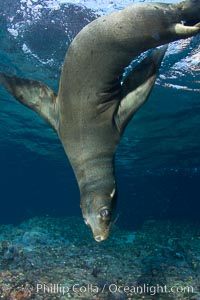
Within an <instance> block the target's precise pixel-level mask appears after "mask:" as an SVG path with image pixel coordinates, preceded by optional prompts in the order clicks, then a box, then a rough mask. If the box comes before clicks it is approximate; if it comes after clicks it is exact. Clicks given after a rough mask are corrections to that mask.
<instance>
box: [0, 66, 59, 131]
mask: <svg viewBox="0 0 200 300" xmlns="http://www.w3.org/2000/svg"><path fill="white" fill-rule="evenodd" d="M0 83H1V84H2V85H3V86H4V88H5V89H6V90H7V91H8V92H9V93H10V94H11V95H12V96H13V97H15V98H16V99H17V100H18V101H19V102H21V103H22V104H23V105H25V106H28V107H29V108H31V109H32V110H34V111H36V112H37V113H38V114H39V115H40V116H41V117H42V118H43V119H45V121H47V122H48V123H49V124H50V125H51V126H52V127H53V128H54V129H55V131H56V132H57V131H58V126H59V124H58V123H59V118H58V103H57V96H56V94H55V93H54V92H53V91H52V90H51V89H50V88H49V87H48V86H46V85H44V84H43V83H42V82H39V81H34V80H28V79H23V78H19V77H16V76H13V77H10V76H8V75H6V74H4V73H3V72H0Z"/></svg>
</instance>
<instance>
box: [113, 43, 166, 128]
mask: <svg viewBox="0 0 200 300" xmlns="http://www.w3.org/2000/svg"><path fill="white" fill-rule="evenodd" d="M166 50H167V46H163V47H162V48H159V49H156V50H154V51H153V52H152V53H151V54H150V55H149V56H148V57H147V58H145V59H144V60H143V61H142V62H141V63H140V64H139V65H137V66H136V68H134V69H133V70H132V71H131V72H130V74H129V75H128V76H127V77H126V79H125V81H124V83H123V85H122V91H121V92H122V100H121V101H120V104H119V107H118V110H117V112H116V114H115V123H116V126H117V128H118V130H119V132H120V133H122V132H123V130H124V129H125V127H126V125H127V123H128V122H129V120H130V119H131V118H132V117H133V115H134V114H135V112H136V111H137V110H138V109H139V108H140V107H141V106H142V105H143V104H144V103H145V102H146V100H147V99H148V96H149V95H150V92H151V90H152V88H153V86H154V83H155V80H156V76H157V73H158V70H159V67H160V65H161V62H162V59H163V57H164V55H165V52H166Z"/></svg>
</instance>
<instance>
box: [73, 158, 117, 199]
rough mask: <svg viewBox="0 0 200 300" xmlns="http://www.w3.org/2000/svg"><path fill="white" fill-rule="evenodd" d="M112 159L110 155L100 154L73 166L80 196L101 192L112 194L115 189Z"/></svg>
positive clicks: (81, 160) (80, 160) (78, 160)
mask: <svg viewBox="0 0 200 300" xmlns="http://www.w3.org/2000/svg"><path fill="white" fill-rule="evenodd" d="M113 160H114V158H113V156H111V155H105V154H103V153H102V154H101V155H98V156H95V157H94V158H91V157H90V158H89V159H81V157H79V158H78V159H77V160H76V162H75V163H74V164H73V166H72V167H73V169H74V173H75V175H76V178H77V181H78V185H79V189H80V194H81V195H85V194H88V193H91V192H98V191H101V193H102V191H103V192H104V193H105V194H106V193H109V194H110V193H112V191H113V189H114V188H115V177H114V162H113Z"/></svg>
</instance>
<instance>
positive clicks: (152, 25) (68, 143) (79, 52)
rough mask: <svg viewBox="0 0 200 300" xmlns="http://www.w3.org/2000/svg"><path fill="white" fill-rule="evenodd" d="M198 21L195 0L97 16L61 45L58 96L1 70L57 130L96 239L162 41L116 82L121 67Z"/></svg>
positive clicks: (105, 223)
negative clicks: (121, 149) (118, 157)
mask: <svg viewBox="0 0 200 300" xmlns="http://www.w3.org/2000/svg"><path fill="white" fill-rule="evenodd" d="M199 21H200V0H188V1H185V2H181V3H178V4H161V3H148V4H136V5H132V6H129V7H127V8H125V9H124V10H121V11H118V12H114V13H112V14H110V15H107V16H103V17H100V18H98V19H96V20H95V21H93V22H92V23H90V24H88V25H87V26H86V27H85V28H83V30H82V31H81V32H80V33H79V34H78V35H77V36H76V37H75V39H74V40H73V42H72V43H71V45H70V47H69V49H68V51H67V55H66V57H65V62H64V65H63V70H62V75H61V79H60V87H59V93H58V96H57V95H56V94H55V93H54V92H53V91H52V90H51V89H50V88H49V87H47V86H45V85H44V84H43V83H41V82H37V81H31V80H27V79H20V78H17V77H9V76H7V75H6V74H4V73H2V72H1V73H0V82H1V83H2V84H3V85H4V87H5V88H6V89H7V90H8V91H9V92H10V93H11V94H12V95H13V96H14V97H15V98H16V99H17V100H19V101H20V102H21V103H22V104H24V105H26V106H28V107H30V108H31V109H33V110H35V111H36V112H38V113H39V114H40V115H41V116H42V117H43V118H44V119H45V120H46V121H47V122H49V124H50V125H51V126H52V127H53V128H54V129H55V131H56V132H57V134H58V136H59V138H60V140H61V142H62V144H63V147H64V149H65V151H66V154H67V156H68V158H69V160H70V162H71V165H72V167H73V170H74V173H75V175H76V178H77V181H78V184H79V188H80V195H81V208H82V213H83V218H84V220H85V222H86V224H87V225H89V226H90V227H91V229H92V232H93V235H94V238H95V240H96V241H98V242H99V241H102V240H105V239H106V238H107V237H108V234H109V231H110V228H111V225H112V222H113V218H114V208H115V204H116V198H117V191H116V186H115V177H114V163H113V160H114V154H115V151H116V148H117V145H118V143H119V140H120V138H121V136H122V134H123V131H124V129H125V127H126V125H127V124H128V121H129V120H130V119H131V118H132V116H133V115H134V114H135V112H136V111H137V110H138V109H139V108H140V106H141V105H142V104H143V103H144V102H145V101H146V100H147V98H148V96H149V94H150V92H151V90H152V88H153V85H154V82H155V79H156V75H157V73H158V70H159V66H160V64H161V62H162V59H163V56H164V54H165V51H166V47H163V48H160V49H157V50H155V51H153V52H152V54H150V56H148V57H147V58H146V59H144V60H143V61H142V62H141V63H140V64H139V65H138V66H136V68H135V69H134V70H133V71H131V72H130V73H129V75H128V76H127V77H126V79H125V80H124V81H123V83H122V74H123V72H124V68H125V67H126V66H128V65H129V64H130V62H131V61H132V60H133V59H134V58H135V57H136V56H137V55H139V54H140V53H142V52H143V51H145V50H148V49H150V48H154V47H156V46H160V45H163V44H167V43H169V42H172V41H175V40H178V39H183V38H187V37H190V36H193V35H195V34H197V33H199V31H200V26H199V24H197V23H198V22H199ZM195 24H196V25H195Z"/></svg>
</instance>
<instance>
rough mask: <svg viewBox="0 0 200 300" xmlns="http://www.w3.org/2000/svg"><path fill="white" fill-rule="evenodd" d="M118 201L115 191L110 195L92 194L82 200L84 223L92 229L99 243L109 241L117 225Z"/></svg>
mask: <svg viewBox="0 0 200 300" xmlns="http://www.w3.org/2000/svg"><path fill="white" fill-rule="evenodd" d="M116 200H117V193H116V191H115V189H113V191H112V192H111V193H110V194H109V195H105V194H104V195H98V193H94V192H92V193H90V194H88V195H85V196H84V197H82V199H81V209H82V213H83V218H84V221H85V223H86V225H87V226H89V227H90V228H91V230H92V233H93V236H94V239H95V240H96V241H97V242H101V241H103V240H105V239H107V237H108V236H109V233H110V230H111V228H112V225H113V223H115V206H116Z"/></svg>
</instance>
